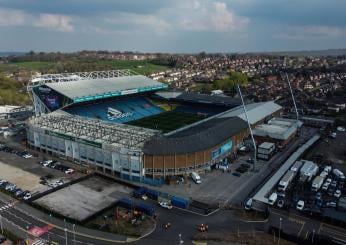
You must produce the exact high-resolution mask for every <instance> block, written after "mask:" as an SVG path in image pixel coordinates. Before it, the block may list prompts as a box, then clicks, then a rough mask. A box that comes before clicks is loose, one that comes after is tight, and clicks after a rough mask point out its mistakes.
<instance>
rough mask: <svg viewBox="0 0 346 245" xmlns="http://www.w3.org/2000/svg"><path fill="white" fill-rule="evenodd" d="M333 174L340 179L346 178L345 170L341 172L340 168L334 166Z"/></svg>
mask: <svg viewBox="0 0 346 245" xmlns="http://www.w3.org/2000/svg"><path fill="white" fill-rule="evenodd" d="M333 174H334V175H335V176H336V177H337V178H338V179H340V180H344V179H345V175H344V173H343V172H341V171H340V170H339V169H337V168H334V169H333Z"/></svg>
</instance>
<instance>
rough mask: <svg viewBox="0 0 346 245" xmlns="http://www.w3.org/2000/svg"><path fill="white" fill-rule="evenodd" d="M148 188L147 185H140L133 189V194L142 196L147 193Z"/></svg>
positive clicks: (138, 196)
mask: <svg viewBox="0 0 346 245" xmlns="http://www.w3.org/2000/svg"><path fill="white" fill-rule="evenodd" d="M147 191H148V189H147V188H146V187H139V188H138V189H136V190H134V191H133V196H134V197H136V198H141V197H142V196H144V195H146V193H147Z"/></svg>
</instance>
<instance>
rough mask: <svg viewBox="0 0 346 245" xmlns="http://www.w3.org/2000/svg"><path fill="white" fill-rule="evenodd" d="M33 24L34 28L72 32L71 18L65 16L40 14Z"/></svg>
mask: <svg viewBox="0 0 346 245" xmlns="http://www.w3.org/2000/svg"><path fill="white" fill-rule="evenodd" d="M33 24H34V26H36V27H42V28H47V29H51V30H56V31H62V32H71V31H73V30H74V27H73V25H72V18H71V17H70V16H66V15H57V14H40V15H39V17H38V18H37V20H35V22H34V23H33Z"/></svg>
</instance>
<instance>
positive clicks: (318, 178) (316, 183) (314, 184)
mask: <svg viewBox="0 0 346 245" xmlns="http://www.w3.org/2000/svg"><path fill="white" fill-rule="evenodd" d="M323 181H324V178H323V177H322V176H320V175H319V176H316V177H315V178H314V180H313V181H312V185H311V190H312V191H318V190H319V189H320V188H321V186H322V184H323Z"/></svg>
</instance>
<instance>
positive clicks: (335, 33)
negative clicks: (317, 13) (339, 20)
mask: <svg viewBox="0 0 346 245" xmlns="http://www.w3.org/2000/svg"><path fill="white" fill-rule="evenodd" d="M283 29H285V32H279V33H276V34H274V35H273V36H274V38H281V39H305V38H311V37H312V38H340V37H344V36H346V27H340V26H327V25H307V26H294V27H288V28H283Z"/></svg>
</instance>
